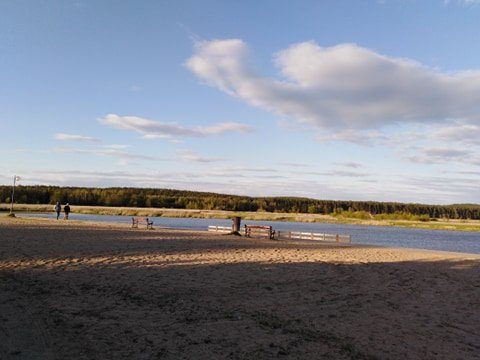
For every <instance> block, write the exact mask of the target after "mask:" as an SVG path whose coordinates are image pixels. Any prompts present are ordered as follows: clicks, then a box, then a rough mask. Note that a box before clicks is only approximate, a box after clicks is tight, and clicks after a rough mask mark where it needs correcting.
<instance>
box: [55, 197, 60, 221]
mask: <svg viewBox="0 0 480 360" xmlns="http://www.w3.org/2000/svg"><path fill="white" fill-rule="evenodd" d="M54 210H55V212H56V213H57V220H58V219H59V218H60V213H61V212H62V205H60V201H57V203H56V204H55V207H54Z"/></svg>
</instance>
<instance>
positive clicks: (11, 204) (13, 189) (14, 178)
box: [10, 175, 17, 214]
mask: <svg viewBox="0 0 480 360" xmlns="http://www.w3.org/2000/svg"><path fill="white" fill-rule="evenodd" d="M16 182H17V175H14V176H13V188H12V199H11V203H10V214H13V197H14V196H15V183H16Z"/></svg>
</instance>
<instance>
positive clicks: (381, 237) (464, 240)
mask: <svg viewBox="0 0 480 360" xmlns="http://www.w3.org/2000/svg"><path fill="white" fill-rule="evenodd" d="M17 215H18V216H20V217H21V216H29V217H42V218H55V216H54V214H53V213H52V214H51V213H18V214H17ZM70 218H71V219H75V220H90V221H104V222H119V223H131V221H132V220H131V217H130V216H111V215H84V214H75V213H73V214H70ZM151 219H153V221H154V223H155V226H156V227H170V228H180V229H191V230H207V228H208V226H209V225H219V226H231V224H232V220H225V219H191V218H168V217H152V218H151ZM244 224H252V225H255V224H262V225H271V226H272V227H273V228H274V229H275V230H280V231H282V230H292V231H306V232H318V233H331V234H349V235H351V236H352V243H356V244H369V245H383V246H392V247H409V248H417V249H428V250H443V251H455V252H464V253H472V254H480V233H476V232H459V231H441V230H422V229H408V228H395V227H386V226H361V225H348V224H327V223H301V222H279V221H250V220H248V221H247V220H246V221H242V226H243V225H244Z"/></svg>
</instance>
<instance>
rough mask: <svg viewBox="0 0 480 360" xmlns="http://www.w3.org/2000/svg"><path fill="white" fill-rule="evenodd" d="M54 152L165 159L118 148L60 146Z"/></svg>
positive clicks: (155, 159) (151, 159) (150, 159)
mask: <svg viewBox="0 0 480 360" xmlns="http://www.w3.org/2000/svg"><path fill="white" fill-rule="evenodd" d="M51 151H52V152H54V153H73V154H84V155H93V156H102V157H115V158H119V159H122V160H148V161H161V160H165V159H161V158H157V157H154V156H149V155H141V154H132V153H129V152H127V151H124V150H121V149H116V148H102V149H78V148H70V147H66V148H65V147H58V148H54V149H52V150H51Z"/></svg>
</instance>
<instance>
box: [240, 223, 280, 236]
mask: <svg viewBox="0 0 480 360" xmlns="http://www.w3.org/2000/svg"><path fill="white" fill-rule="evenodd" d="M252 236H267V237H268V238H269V239H274V238H275V230H273V229H272V227H271V226H262V225H245V237H252Z"/></svg>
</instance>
